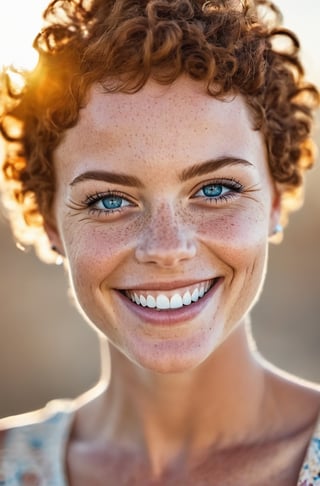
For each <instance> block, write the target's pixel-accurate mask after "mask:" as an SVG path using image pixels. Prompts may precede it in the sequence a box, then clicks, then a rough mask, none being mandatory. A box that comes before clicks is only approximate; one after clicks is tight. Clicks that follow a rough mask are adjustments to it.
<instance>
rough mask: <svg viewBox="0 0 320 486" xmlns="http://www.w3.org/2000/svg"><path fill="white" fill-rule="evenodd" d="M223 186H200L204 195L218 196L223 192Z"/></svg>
mask: <svg viewBox="0 0 320 486" xmlns="http://www.w3.org/2000/svg"><path fill="white" fill-rule="evenodd" d="M223 190H224V186H223V185H222V184H209V185H208V186H204V187H203V188H202V191H203V194H204V195H205V196H206V197H219V196H221V194H223Z"/></svg>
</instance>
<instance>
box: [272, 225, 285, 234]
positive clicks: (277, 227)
mask: <svg viewBox="0 0 320 486" xmlns="http://www.w3.org/2000/svg"><path fill="white" fill-rule="evenodd" d="M282 231H283V226H282V225H281V224H280V223H278V224H276V225H275V227H274V228H273V232H272V235H277V234H278V233H282Z"/></svg>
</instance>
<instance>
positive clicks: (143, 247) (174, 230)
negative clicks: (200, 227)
mask: <svg viewBox="0 0 320 486" xmlns="http://www.w3.org/2000/svg"><path fill="white" fill-rule="evenodd" d="M195 254H196V243H195V240H194V238H193V237H192V231H190V228H188V227H187V225H185V224H183V223H182V222H181V221H179V217H178V216H177V215H176V214H175V212H174V210H173V209H172V208H170V207H161V208H159V209H158V210H157V211H156V212H155V214H153V215H152V216H151V220H150V223H149V225H146V227H145V228H144V230H143V231H142V233H141V235H140V239H139V243H138V245H137V248H136V259H137V260H138V262H140V263H154V264H157V265H159V266H160V267H167V268H169V267H174V266H176V265H178V264H179V263H180V262H181V261H183V260H189V259H190V258H193V257H194V256H195Z"/></svg>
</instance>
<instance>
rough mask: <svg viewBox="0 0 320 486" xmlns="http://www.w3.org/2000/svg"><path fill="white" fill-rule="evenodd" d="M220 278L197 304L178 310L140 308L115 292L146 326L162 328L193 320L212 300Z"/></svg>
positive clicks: (220, 279) (219, 283)
mask: <svg viewBox="0 0 320 486" xmlns="http://www.w3.org/2000/svg"><path fill="white" fill-rule="evenodd" d="M222 280H223V279H222V278H218V279H216V282H215V284H214V285H213V287H212V288H211V289H210V290H209V291H208V292H207V293H206V294H205V295H204V296H203V297H202V298H201V299H199V300H198V301H197V302H194V303H193V304H190V305H188V306H183V307H180V309H168V310H156V309H150V308H148V307H142V306H140V305H137V304H134V303H133V302H132V301H131V300H130V299H128V297H126V296H124V295H123V294H122V293H121V292H118V291H117V295H118V296H119V297H120V299H121V300H122V302H123V303H124V304H125V305H126V307H127V308H128V309H129V310H130V311H131V312H133V313H134V314H136V315H137V316H138V317H139V319H140V320H141V321H144V322H146V323H148V324H157V325H162V326H171V325H174V324H182V323H185V322H186V321H190V320H192V319H194V318H195V317H196V316H197V315H198V314H200V312H201V311H202V310H203V308H204V307H205V306H206V305H207V303H208V302H209V301H210V300H211V299H212V297H213V295H214V294H215V293H216V291H217V289H218V288H219V287H220V285H221V282H222Z"/></svg>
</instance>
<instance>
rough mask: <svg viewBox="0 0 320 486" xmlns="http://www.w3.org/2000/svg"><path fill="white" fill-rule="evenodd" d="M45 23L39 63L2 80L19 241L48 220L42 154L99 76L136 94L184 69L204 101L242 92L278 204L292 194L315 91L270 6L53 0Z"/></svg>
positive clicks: (46, 155) (47, 159)
mask: <svg viewBox="0 0 320 486" xmlns="http://www.w3.org/2000/svg"><path fill="white" fill-rule="evenodd" d="M44 19H45V21H46V23H45V28H44V29H43V30H42V32H41V33H40V34H39V35H38V36H37V37H36V39H35V41H34V47H35V48H36V50H37V51H38V53H39V62H38V65H37V67H36V68H35V69H34V70H33V71H32V72H21V71H15V72H14V73H13V74H14V77H12V71H11V73H10V72H6V73H3V76H2V112H1V118H0V129H1V133H2V135H3V138H4V140H5V148H6V150H5V157H4V164H3V174H4V177H3V179H4V187H5V188H6V187H7V188H8V187H9V188H10V194H11V201H15V207H16V208H18V209H19V211H20V214H22V215H23V220H24V222H25V223H26V224H25V230H26V232H25V236H28V234H29V236H30V234H31V233H30V231H31V230H32V228H39V229H40V230H41V229H43V223H44V221H46V220H47V219H48V220H50V216H51V212H52V202H53V198H54V194H55V174H54V167H53V163H52V154H53V152H54V150H55V148H56V147H57V146H58V144H59V142H60V141H61V138H62V136H63V134H64V132H65V131H66V130H67V129H68V128H70V127H72V126H74V125H75V124H76V123H77V120H78V117H79V112H80V110H81V108H82V107H83V106H85V103H86V93H87V92H88V89H89V88H90V86H91V85H92V84H93V83H97V82H98V83H101V85H102V86H104V88H105V90H106V91H109V92H110V91H123V92H126V93H134V92H136V91H138V90H139V89H141V88H142V87H143V86H144V84H145V83H146V82H147V80H148V79H149V78H153V79H154V80H156V81H157V82H158V83H163V84H170V83H172V82H173V81H175V80H176V79H177V78H178V77H179V76H180V75H182V74H185V75H188V76H189V77H190V78H192V79H194V80H199V81H200V80H201V81H203V82H204V84H205V86H206V90H207V92H208V94H209V95H211V96H214V97H217V98H220V99H223V98H224V97H225V96H226V95H227V94H230V93H234V94H241V95H242V96H243V97H244V99H245V100H246V103H247V105H248V106H249V108H250V110H251V113H252V115H253V123H254V128H255V129H259V130H261V131H262V133H263V134H264V137H265V141H266V147H267V153H268V161H269V166H270V171H271V174H272V176H273V179H274V181H275V182H276V183H278V184H279V185H280V186H281V188H282V194H283V199H284V201H285V206H286V207H285V211H286V212H287V209H288V207H289V203H290V204H291V205H292V202H297V201H298V196H299V194H300V193H301V188H302V182H303V174H304V171H305V170H306V169H308V168H309V167H311V166H312V164H313V162H314V159H315V154H314V145H313V143H312V139H311V129H312V123H313V115H314V110H315V108H316V107H317V106H318V105H319V93H318V91H317V89H316V87H315V86H313V85H312V84H310V83H308V82H307V81H306V80H305V78H304V70H303V67H302V64H301V60H300V57H299V41H298V39H297V37H296V35H295V34H294V33H293V32H291V31H289V30H287V29H285V28H284V27H283V26H282V17H281V14H280V12H279V10H278V9H277V7H276V6H275V5H274V4H273V3H272V2H269V1H268V0H208V1H205V0H173V1H171V0H91V1H90V0H53V1H52V2H51V3H50V5H49V6H48V8H47V9H46V11H45V13H44ZM17 76H20V77H22V81H23V83H22V85H23V87H22V88H20V89H19V88H17V83H16V84H14V79H15V78H16V77H17ZM18 84H19V83H18ZM20 84H21V83H20ZM20 84H19V85H20ZM13 219H14V216H13ZM20 237H21V235H20ZM29 242H33V243H34V241H32V238H31V237H30V238H29Z"/></svg>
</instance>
